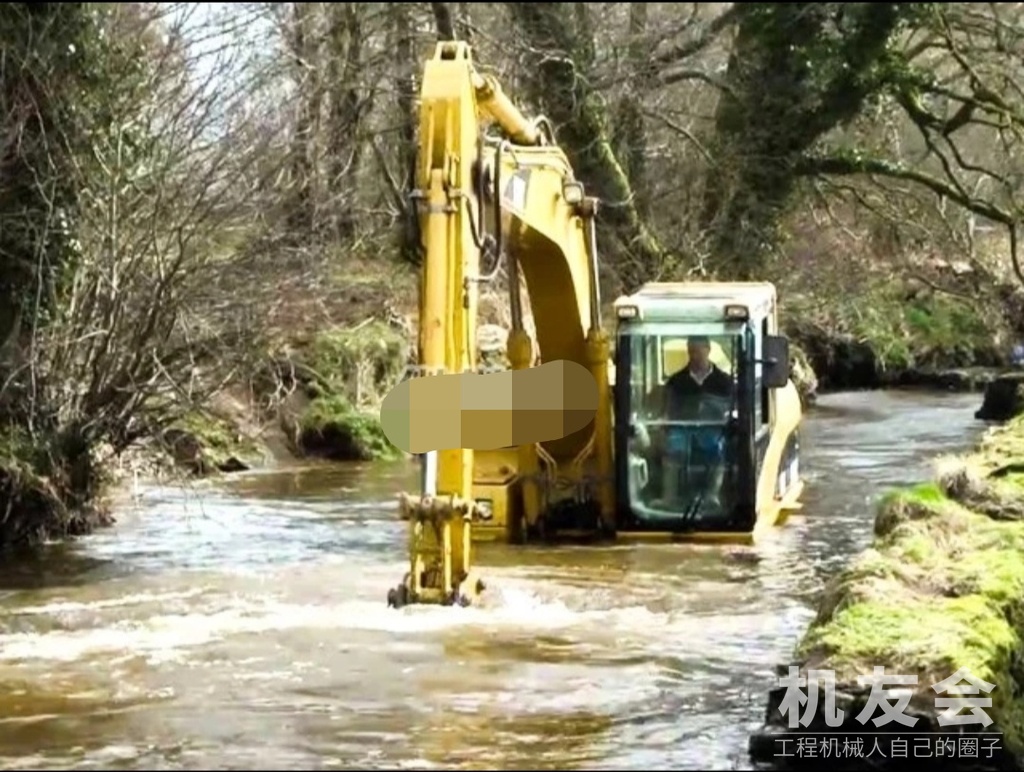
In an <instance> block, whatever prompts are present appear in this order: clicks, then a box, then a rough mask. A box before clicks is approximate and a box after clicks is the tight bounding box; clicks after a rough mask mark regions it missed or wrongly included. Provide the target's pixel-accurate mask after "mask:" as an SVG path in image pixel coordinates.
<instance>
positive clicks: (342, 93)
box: [327, 3, 369, 241]
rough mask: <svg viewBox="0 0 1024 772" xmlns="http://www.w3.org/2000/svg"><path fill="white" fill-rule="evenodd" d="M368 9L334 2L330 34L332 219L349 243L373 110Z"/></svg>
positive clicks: (329, 9) (338, 233)
mask: <svg viewBox="0 0 1024 772" xmlns="http://www.w3.org/2000/svg"><path fill="white" fill-rule="evenodd" d="M364 10H365V9H364V7H363V6H362V5H360V4H359V3H334V4H331V5H328V6H327V12H328V13H329V14H330V28H329V33H328V42H327V45H328V57H329V59H328V62H329V66H328V73H329V78H330V82H329V85H328V89H329V98H330V128H329V131H330V135H329V147H330V153H329V156H328V157H329V164H330V168H329V171H328V174H329V177H328V179H329V184H328V189H329V192H330V199H329V200H330V202H331V211H330V217H329V219H330V220H331V221H332V223H333V226H334V235H335V237H336V238H338V239H339V240H342V241H344V240H349V239H351V238H353V237H354V235H355V231H356V221H357V213H356V210H355V205H356V201H355V189H356V183H357V180H358V176H359V168H360V163H361V161H362V153H361V149H362V143H361V142H360V129H361V127H362V126H361V124H362V117H363V115H364V114H365V113H366V111H367V110H368V109H369V98H367V99H361V98H360V89H359V86H360V83H359V79H360V74H361V70H360V68H361V65H362V48H363V29H362V18H361V16H362V14H363V12H364Z"/></svg>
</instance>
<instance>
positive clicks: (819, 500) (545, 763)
mask: <svg viewBox="0 0 1024 772" xmlns="http://www.w3.org/2000/svg"><path fill="white" fill-rule="evenodd" d="M976 406H977V398H976V397H961V396H925V397H920V396H916V397H910V396H906V395H895V394H879V393H874V394H856V395H853V394H851V395H836V396H833V397H829V398H827V399H825V400H823V404H822V407H821V408H820V409H819V410H817V411H816V412H814V413H813V414H812V415H811V417H810V418H809V419H808V421H807V425H806V430H805V432H806V434H805V437H806V439H805V443H804V447H805V451H804V464H805V467H806V470H807V472H808V476H809V484H810V487H809V490H808V493H807V496H806V513H805V515H803V516H801V517H799V518H797V519H795V520H794V521H792V522H791V523H790V524H789V526H788V527H787V528H786V529H784V530H782V531H780V532H778V533H777V534H775V535H774V537H773V538H772V539H770V540H769V541H768V543H766V544H765V545H763V546H760V547H758V548H757V549H755V550H750V551H745V552H733V553H730V554H729V555H727V556H723V553H722V551H721V550H716V549H709V548H704V549H700V548H692V547H651V546H644V547H631V548H624V547H618V548H608V549H594V548H590V549H559V550H555V549H511V548H494V549H491V550H488V551H487V553H486V554H485V556H484V560H485V561H486V564H487V565H488V566H490V567H491V568H490V569H489V570H488V572H487V574H488V576H489V578H490V580H491V586H492V587H493V588H495V596H494V597H492V598H491V600H490V602H489V604H488V605H486V606H485V607H482V608H475V609H439V608H415V607H414V608H409V609H404V610H402V611H401V612H398V611H394V610H388V609H387V608H385V604H384V599H385V593H386V591H387V589H388V587H390V586H391V585H393V584H394V583H395V582H397V580H398V579H399V578H400V576H401V574H402V571H403V565H402V558H403V552H402V549H403V536H404V532H403V530H402V528H401V527H400V525H399V524H398V523H396V522H395V521H394V520H393V505H392V503H391V502H392V501H393V494H394V492H395V491H396V490H399V489H401V488H403V487H409V486H412V485H413V484H414V482H415V472H414V470H413V469H412V468H411V467H408V466H405V465H402V466H398V467H391V468H387V469H377V470H373V471H369V470H365V469H356V468H345V469H339V468H333V469H327V468H320V469H314V470H307V471H283V472H274V473H262V474H254V475H250V476H248V477H245V478H240V479H237V480H235V481H234V482H233V483H232V484H231V486H230V488H229V489H228V490H227V491H221V492H217V491H215V490H214V489H212V488H203V489H193V490H188V491H184V490H181V489H164V490H159V489H155V490H146V491H143V492H142V498H141V500H140V501H139V502H138V503H137V505H136V506H134V507H133V508H132V509H130V510H129V511H126V512H124V513H123V515H122V517H121V522H120V524H119V526H118V527H117V528H115V529H112V530H109V531H107V532H104V533H101V534H99V535H97V536H95V537H91V538H89V539H87V540H84V541H82V542H81V543H79V544H77V545H74V546H73V547H55V548H53V549H52V551H51V554H50V555H48V556H47V557H46V559H45V562H40V563H37V564H35V565H20V566H9V567H7V568H5V569H4V570H3V571H2V572H0V767H3V768H6V769H61V768H63V769H70V768H79V769H100V768H102V769H172V768H173V769H210V768H213V769H267V770H269V769H326V768H351V767H353V766H355V767H360V768H392V769H394V768H396V767H405V768H419V769H426V768H433V767H442V766H444V767H460V768H465V769H495V768H498V769H569V768H591V769H594V768H605V769H651V768H662V769H664V768H676V769H701V768H709V769H737V768H739V769H742V768H746V767H747V761H746V743H747V733H748V731H749V730H750V729H751V728H753V727H756V726H757V725H758V723H759V721H760V719H761V716H762V711H763V708H762V704H763V703H762V697H763V694H764V691H765V689H766V687H767V686H768V684H769V682H770V679H771V677H772V668H773V666H774V665H775V663H777V662H780V661H782V660H785V659H786V658H787V656H788V654H789V653H790V651H791V649H792V647H793V645H794V643H795V642H796V639H797V637H798V636H799V634H800V632H801V630H802V629H803V627H804V626H805V625H806V624H807V622H808V621H809V619H810V617H811V615H812V604H813V601H814V596H815V593H817V592H818V591H819V590H820V588H821V586H822V582H823V581H824V580H825V579H826V578H827V577H828V576H829V575H830V574H832V573H833V572H834V571H836V570H837V569H838V568H839V567H841V566H842V564H843V563H844V561H846V560H847V559H848V558H849V556H850V555H851V553H853V552H855V551H856V550H858V549H860V548H862V547H863V546H864V545H865V544H866V542H867V540H868V538H869V535H870V527H871V519H870V515H869V511H870V509H869V503H870V500H871V499H872V498H874V497H875V496H877V495H878V494H879V492H880V491H881V490H883V489H884V488H885V487H886V486H889V485H892V484H896V483H900V482H903V481H910V480H914V479H918V478H921V477H923V476H925V475H926V474H928V471H929V465H930V460H929V457H930V456H932V455H933V454H935V453H939V452H945V451H954V450H957V449H961V448H963V447H966V446H967V445H968V444H969V443H970V442H971V441H972V440H973V439H974V438H975V437H976V435H977V433H978V431H979V427H978V426H977V425H976V423H975V422H974V421H973V420H972V412H973V410H974V408H975V407H976Z"/></svg>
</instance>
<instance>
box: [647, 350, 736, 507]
mask: <svg viewBox="0 0 1024 772" xmlns="http://www.w3.org/2000/svg"><path fill="white" fill-rule="evenodd" d="M686 352H687V357H688V361H687V364H686V366H685V367H684V368H682V369H681V370H679V371H678V372H676V373H674V374H673V375H672V376H670V377H669V378H668V380H667V381H666V382H665V406H664V416H665V418H666V419H667V420H669V421H708V422H709V424H710V425H709V426H707V427H700V428H696V429H687V428H685V427H678V426H670V427H669V428H668V431H667V433H666V440H667V442H666V447H665V455H664V458H663V465H662V469H663V471H664V477H663V490H662V501H663V502H664V503H665V505H667V506H669V507H670V508H672V509H683V508H686V507H688V506H690V502H689V499H691V498H693V496H692V495H688V496H687V499H688V501H687V502H685V503H684V501H683V500H682V496H681V494H683V492H684V491H683V490H681V488H690V490H689V492H688V493H689V494H694V490H693V487H696V488H697V489H698V490H700V491H702V495H701V496H700V499H701V503H702V504H705V505H706V506H707V507H710V508H716V507H718V506H719V502H720V500H721V497H720V494H721V488H722V483H723V481H724V480H723V477H724V475H723V472H724V468H723V464H722V463H721V462H722V461H723V455H724V452H725V448H724V445H725V432H724V431H723V429H722V428H720V427H724V426H725V424H726V422H727V421H728V420H729V413H730V412H731V409H732V396H733V389H734V388H735V386H734V381H733V378H732V376H731V375H730V374H729V373H727V372H725V371H724V370H722V369H721V368H720V367H719V366H718V365H716V364H715V363H714V362H712V361H711V341H710V340H709V338H708V337H707V336H705V335H693V336H691V337H690V338H689V339H688V340H687V342H686ZM693 464H697V465H698V466H700V467H702V468H703V469H704V474H703V475H701V476H702V477H704V478H705V479H704V481H703V482H697V481H696V480H690V474H689V472H688V471H687V470H689V469H690V468H692V465H693ZM684 476H685V477H686V478H687V482H686V483H683V481H682V479H681V478H682V477H684ZM694 483H696V485H695V486H694V485H693V484H694ZM691 486H693V487H691Z"/></svg>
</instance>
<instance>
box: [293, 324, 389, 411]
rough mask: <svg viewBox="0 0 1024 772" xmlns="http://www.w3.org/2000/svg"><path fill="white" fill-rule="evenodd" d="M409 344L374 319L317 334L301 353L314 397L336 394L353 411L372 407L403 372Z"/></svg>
mask: <svg viewBox="0 0 1024 772" xmlns="http://www.w3.org/2000/svg"><path fill="white" fill-rule="evenodd" d="M408 350H409V341H408V340H406V338H405V337H404V336H403V335H401V334H400V333H399V332H397V331H396V330H394V329H392V328H391V327H389V326H388V325H386V324H384V323H382V322H378V321H376V320H374V321H372V322H370V323H368V324H365V325H362V326H359V327H354V328H345V329H333V330H327V331H325V332H322V333H320V334H319V335H317V336H316V337H315V338H314V339H313V341H312V342H311V344H310V345H309V348H308V350H307V352H306V354H305V364H306V366H307V367H308V368H309V369H310V370H311V371H312V374H313V376H314V380H313V384H312V385H313V389H314V395H315V396H326V395H335V394H340V395H343V396H344V397H345V400H346V401H347V402H348V403H350V404H352V405H354V406H355V407H356V408H357V409H360V410H362V409H366V408H368V407H371V408H372V407H374V406H376V404H377V403H379V402H380V400H381V399H383V397H384V396H385V395H387V393H388V392H389V391H390V390H391V389H392V388H394V385H395V384H396V383H398V381H399V379H400V378H401V377H402V374H403V373H404V372H405V366H406V360H407V358H408Z"/></svg>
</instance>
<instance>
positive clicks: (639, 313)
mask: <svg viewBox="0 0 1024 772" xmlns="http://www.w3.org/2000/svg"><path fill="white" fill-rule="evenodd" d="M615 310H616V316H617V318H618V329H617V333H616V346H615V407H614V423H615V459H616V466H617V469H616V472H617V474H616V478H617V480H618V485H617V498H618V502H617V509H618V511H619V517H620V526H619V527H620V529H622V530H625V531H645V530H658V531H667V532H673V533H694V532H697V533H707V534H727V533H735V532H753V531H754V529H755V527H756V525H757V521H758V518H759V515H760V513H761V512H762V510H767V509H771V506H770V504H771V502H765V501H763V500H759V499H763V498H764V496H763V495H761V496H759V493H760V492H761V491H759V488H760V487H761V486H760V484H759V483H760V479H761V477H762V472H763V471H764V470H765V459H766V458H767V457H768V450H769V445H770V443H771V441H772V437H773V435H775V434H777V432H776V431H775V430H776V428H777V427H778V426H780V422H779V416H780V413H781V411H780V404H779V403H780V400H779V399H778V398H777V391H778V390H779V389H786V388H789V389H793V386H792V384H791V383H790V381H789V349H788V345H787V341H786V339H785V338H784V337H782V336H780V335H778V334H777V333H776V326H777V312H776V302H775V290H774V288H773V287H772V285H771V284H761V283H751V284H712V283H708V282H692V283H681V284H649V285H646V286H645V287H643V288H642V289H641V290H640V291H639V292H637V293H636V294H634V295H630V296H628V297H624V298H620V299H619V300H618V301H616V304H615ZM691 355H692V356H700V357H702V358H706V359H707V360H709V363H710V364H711V365H713V367H712V368H711V369H710V370H709V369H708V368H707V367H706V366H705V365H706V364H708V362H700V363H695V365H696V364H699V365H701V367H694V370H695V371H696V372H697V373H698V374H699V375H698V376H696V377H695V376H694V375H691V374H690V372H689V370H688V365H689V364H690V361H689V360H690V357H691ZM705 374H706V377H704V378H701V377H700V375H705ZM794 391H795V390H794ZM788 396H789V397H792V395H788ZM783 407H785V408H786V410H787V411H788V412H790V413H791V412H792V408H793V406H792V400H791V399H786V400H783ZM776 442H778V439H776ZM783 450H785V446H783ZM788 452H789V454H790V455H792V457H793V458H795V457H796V456H795V452H796V448H795V439H794V441H793V442H792V443H789V449H788ZM784 487H785V486H784V485H781V484H780V485H776V486H775V490H773V491H772V493H773V494H774V495H773V496H772V499H773V500H776V499H777V498H779V494H781V493H784V492H785V491H784V490H783V489H784ZM765 504H768V506H765Z"/></svg>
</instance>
